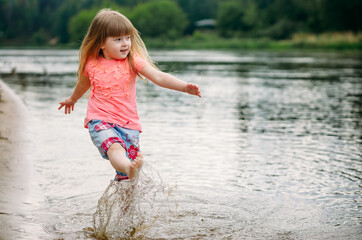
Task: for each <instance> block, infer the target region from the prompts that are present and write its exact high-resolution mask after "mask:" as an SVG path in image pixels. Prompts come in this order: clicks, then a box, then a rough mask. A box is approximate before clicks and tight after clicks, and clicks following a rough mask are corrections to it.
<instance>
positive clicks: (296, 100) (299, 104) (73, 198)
mask: <svg viewBox="0 0 362 240" xmlns="http://www.w3.org/2000/svg"><path fill="white" fill-rule="evenodd" d="M0 55H1V58H0V72H1V78H2V79H3V81H4V82H6V83H7V84H8V85H9V86H10V87H11V88H12V89H14V91H15V92H16V93H17V94H18V96H19V97H20V98H21V99H22V101H23V102H24V103H25V105H26V106H27V108H28V111H29V114H28V115H29V116H28V119H26V130H27V132H28V133H29V136H30V137H29V144H30V146H31V147H30V149H31V150H29V153H28V156H27V158H28V161H29V162H31V165H32V174H31V176H30V177H29V181H30V182H31V186H32V188H31V191H32V192H31V194H30V198H29V199H28V200H27V202H26V207H23V208H20V209H19V211H17V212H16V214H15V215H17V216H18V217H21V218H22V219H23V222H24V226H18V228H16V229H14V230H13V231H14V233H15V235H17V236H20V237H21V238H22V239H94V236H93V235H92V229H91V228H93V222H92V221H93V214H94V213H95V211H96V207H97V201H98V199H100V198H101V196H102V194H103V192H104V191H105V189H106V188H107V186H108V184H109V183H110V180H111V179H112V178H113V175H114V174H113V169H112V167H111V166H110V164H109V162H107V161H105V160H102V159H101V157H100V156H99V154H98V152H97V149H96V148H95V147H94V146H93V144H92V142H91V140H90V138H89V135H88V132H87V130H85V129H84V128H83V125H82V124H83V119H84V116H85V111H86V104H87V99H86V98H82V99H81V100H80V101H79V102H78V103H77V105H76V109H75V111H74V112H73V113H72V114H71V115H64V113H63V112H61V111H58V110H57V107H58V102H59V101H60V100H63V99H64V98H65V97H66V96H68V95H70V94H71V93H72V90H73V87H74V83H75V81H76V76H75V72H76V70H77V61H78V56H77V51H73V50H57V51H55V50H0ZM151 56H152V57H153V59H154V60H155V61H157V62H158V63H159V67H160V68H161V69H163V70H165V71H168V72H171V73H173V74H174V75H175V76H177V77H179V78H181V79H183V80H186V81H190V82H194V83H196V84H198V85H199V86H200V87H201V90H202V94H203V97H202V98H201V99H199V98H197V97H193V96H189V95H186V94H183V93H178V92H174V91H171V90H166V89H162V88H160V87H158V86H156V85H154V84H152V83H151V82H147V83H143V82H142V81H139V82H138V83H137V99H138V108H139V114H140V117H141V121H142V124H143V133H142V134H141V149H142V151H143V152H144V155H145V160H146V161H147V165H146V166H145V168H144V171H145V174H148V175H147V176H153V177H154V179H155V182H156V183H158V182H159V184H160V185H162V184H165V185H166V186H167V187H166V188H165V191H164V192H161V193H159V194H158V196H157V198H151V197H150V198H149V200H152V201H153V205H155V208H153V209H149V210H145V211H144V212H143V213H142V214H144V216H145V218H147V217H149V219H150V221H151V220H152V224H151V225H152V226H151V227H150V228H149V229H147V231H145V232H144V235H143V237H144V238H145V239H346V238H347V239H360V236H361V234H362V230H361V229H362V228H361V224H362V214H361V208H362V199H361V188H362V181H361V180H362V179H361V172H362V162H361V160H362V158H361V157H362V153H361V143H362V127H361V117H362V61H361V55H360V54H358V53H334V52H257V51H253V52H235V51H234V52H231V51H158V52H151ZM24 205H25V204H24ZM153 219H157V220H156V221H154V222H153Z"/></svg>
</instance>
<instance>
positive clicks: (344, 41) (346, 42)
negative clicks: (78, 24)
mask: <svg viewBox="0 0 362 240" xmlns="http://www.w3.org/2000/svg"><path fill="white" fill-rule="evenodd" d="M143 40H144V42H145V44H146V46H147V48H148V49H149V50H155V49H162V50H173V49H174V50H183V49H189V50H190V49H192V50H334V51H346V50H347V51H351V50H352V51H362V33H351V32H345V33H323V34H319V35H316V34H303V33H300V34H295V35H293V36H292V37H291V38H290V39H285V40H273V39H268V38H246V37H234V38H222V37H220V36H219V35H217V34H216V33H213V32H197V31H196V32H194V34H193V35H190V36H183V37H180V38H177V39H174V40H170V39H162V38H144V39H143ZM79 44H80V42H78V43H66V44H47V45H32V44H29V43H25V42H24V43H21V42H16V41H14V42H13V43H12V42H11V41H8V42H3V44H2V45H3V46H0V49H11V48H17V49H37V48H38V49H78V48H79Z"/></svg>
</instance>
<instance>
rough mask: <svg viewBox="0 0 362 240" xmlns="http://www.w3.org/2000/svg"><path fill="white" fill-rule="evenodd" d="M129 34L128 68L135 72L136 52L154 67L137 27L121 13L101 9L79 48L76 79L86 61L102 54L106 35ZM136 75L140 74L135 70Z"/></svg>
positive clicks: (79, 77) (79, 75)
mask: <svg viewBox="0 0 362 240" xmlns="http://www.w3.org/2000/svg"><path fill="white" fill-rule="evenodd" d="M124 35H130V36H131V50H130V53H129V54H128V56H127V58H128V61H129V63H130V68H131V69H132V70H133V71H134V72H137V71H136V69H135V66H134V62H133V55H134V54H138V55H139V56H140V57H142V58H144V59H145V60H146V61H148V62H149V63H150V64H151V65H152V66H153V67H155V68H156V66H155V63H154V62H153V61H152V59H151V58H150V56H149V54H148V52H147V49H146V46H145V44H144V43H143V41H142V39H141V37H140V35H139V33H138V31H137V29H136V28H135V27H134V26H133V24H132V23H131V21H130V20H129V19H128V18H127V17H126V16H124V15H123V14H121V13H119V12H117V11H113V10H111V9H102V10H100V11H99V12H98V13H97V15H96V16H95V17H94V19H93V21H92V23H91V25H90V27H89V29H88V32H87V34H86V36H85V37H84V39H83V42H82V45H81V46H80V49H79V67H78V71H77V76H78V80H81V79H82V77H83V72H84V68H85V65H86V64H87V61H88V60H89V59H92V58H97V57H98V56H100V55H102V50H101V46H102V45H103V44H104V43H105V41H106V39H107V38H108V37H118V36H124ZM137 75H138V76H139V77H140V78H142V76H140V74H139V73H138V72H137Z"/></svg>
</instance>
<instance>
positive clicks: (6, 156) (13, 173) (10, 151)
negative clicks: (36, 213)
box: [0, 80, 29, 239]
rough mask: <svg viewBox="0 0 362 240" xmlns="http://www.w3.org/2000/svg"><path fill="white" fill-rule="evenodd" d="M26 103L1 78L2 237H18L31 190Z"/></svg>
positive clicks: (0, 184) (0, 189)
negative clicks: (27, 151) (25, 133)
mask: <svg viewBox="0 0 362 240" xmlns="http://www.w3.org/2000/svg"><path fill="white" fill-rule="evenodd" d="M26 114H27V113H26V107H25V106H24V104H23V103H22V102H21V100H20V99H19V97H17V96H16V94H15V93H14V92H13V91H12V90H11V89H10V88H9V87H8V86H7V85H6V84H5V83H4V82H2V81H1V80H0V152H1V154H0V203H1V204H0V222H1V225H2V227H1V232H0V239H2V237H3V238H4V239H15V238H16V237H17V236H15V235H16V234H15V233H16V232H19V234H20V232H21V231H16V229H23V228H22V227H23V226H24V219H23V217H22V216H23V214H21V211H23V210H24V205H25V204H26V198H27V196H28V193H29V163H28V161H27V157H26V148H27V147H26V137H25V136H24V132H26V131H25V127H26V126H25V123H26Z"/></svg>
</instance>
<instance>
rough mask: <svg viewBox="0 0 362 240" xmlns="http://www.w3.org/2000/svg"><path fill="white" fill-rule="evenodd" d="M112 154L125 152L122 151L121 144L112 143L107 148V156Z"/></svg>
mask: <svg viewBox="0 0 362 240" xmlns="http://www.w3.org/2000/svg"><path fill="white" fill-rule="evenodd" d="M114 152H126V150H125V149H124V147H123V146H122V145H121V144H119V143H113V144H112V145H111V146H110V147H109V149H108V151H107V155H109V154H112V153H114Z"/></svg>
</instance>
